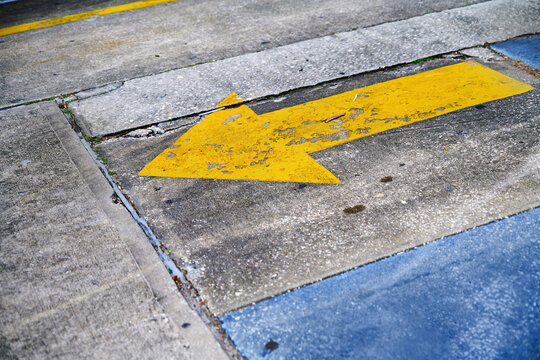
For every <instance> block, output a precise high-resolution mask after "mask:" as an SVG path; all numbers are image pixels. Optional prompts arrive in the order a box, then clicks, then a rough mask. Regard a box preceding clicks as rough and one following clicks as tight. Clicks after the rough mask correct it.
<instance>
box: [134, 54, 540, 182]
mask: <svg viewBox="0 0 540 360" xmlns="http://www.w3.org/2000/svg"><path fill="white" fill-rule="evenodd" d="M532 89H533V88H532V87H531V86H529V85H527V84H524V83H522V82H519V81H517V80H514V79H512V78H510V77H508V76H505V75H503V74H501V73H499V72H496V71H494V70H491V69H489V68H487V67H484V66H482V65H480V64H478V63H476V62H474V61H468V62H463V63H460V64H456V65H450V66H446V67H442V68H439V69H435V70H431V71H426V72H423V73H419V74H415V75H411V76H406V77H402V78H399V79H395V80H391V81H387V82H383V83H379V84H375V85H371V86H367V87H364V88H361V89H357V90H352V91H348V92H345V93H342V94H338V95H334V96H330V97H327V98H324V99H320V100H316V101H311V102H307V103H304V104H300V105H297V106H293V107H289V108H284V109H280V110H277V111H274V112H270V113H266V114H262V115H257V114H255V113H254V112H253V111H252V110H251V109H250V108H249V107H247V106H245V105H241V106H239V107H237V108H231V109H224V110H220V111H216V112H214V113H211V114H209V115H208V116H207V117H206V118H205V119H204V120H203V121H202V122H200V123H198V124H197V125H195V126H193V128H191V129H190V130H189V131H187V132H186V133H185V134H184V135H182V136H181V137H180V138H179V139H178V140H176V142H175V143H174V144H173V145H172V146H170V147H169V148H168V149H166V150H165V151H164V152H163V153H161V154H160V155H159V156H157V157H156V158H155V159H154V160H152V161H151V162H150V163H149V164H148V165H146V166H145V167H144V169H142V170H141V172H140V173H139V175H143V176H162V177H183V178H206V179H229V180H261V181H290V182H306V183H328V184H338V183H340V181H339V179H337V178H336V177H335V176H334V175H333V174H332V173H331V172H330V171H328V170H327V169H325V168H324V167H323V166H321V165H320V164H319V163H317V162H316V161H315V160H314V159H313V158H312V157H311V156H309V154H311V153H313V152H316V151H320V150H324V149H327V148H330V147H332V146H336V145H339V144H343V143H345V142H348V141H353V140H356V139H359V138H362V137H365V136H370V135H373V134H377V133H380V132H382V131H386V130H389V129H394V128H397V127H401V126H405V125H408V124H412V123H414V122H418V121H422V120H426V119H429V118H433V117H435V116H439V115H442V114H447V113H450V112H453V111H456V110H459V109H463V108H466V107H469V106H474V105H478V104H481V103H485V102H488V101H493V100H497V99H502V98H505V97H509V96H513V95H517V94H521V93H524V92H527V91H529V90H532ZM231 98H232V99H234V100H235V101H236V100H237V99H238V97H237V96H236V95H233V96H229V97H228V98H227V99H229V100H230V99H231Z"/></svg>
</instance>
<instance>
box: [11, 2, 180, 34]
mask: <svg viewBox="0 0 540 360" xmlns="http://www.w3.org/2000/svg"><path fill="white" fill-rule="evenodd" d="M173 1H177V0H143V1H137V2H132V3H129V4H124V5H118V6H111V7H108V8H104V9H99V10H92V11H88V12H84V13H80V14H74V15H67V16H62V17H57V18H52V19H46V20H40V21H35V22H31V23H27V24H21V25H15V26H10V27H6V28H3V29H0V36H6V35H11V34H16V33H20V32H24V31H28V30H34V29H40V28H44V27H49V26H55V25H60V24H65V23H69V22H74V21H79V20H84V19H88V18H91V17H94V16H103V15H110V14H115V13H119V12H124V11H130V10H135V9H141V8H145V7H149V6H154V5H159V4H163V3H168V2H173Z"/></svg>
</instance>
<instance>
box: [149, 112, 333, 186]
mask: <svg viewBox="0 0 540 360" xmlns="http://www.w3.org/2000/svg"><path fill="white" fill-rule="evenodd" d="M263 121H264V120H262V119H261V118H259V117H258V116H257V114H255V113H254V112H253V111H252V110H251V109H250V108H249V107H247V106H245V105H242V106H239V107H238V108H233V109H224V110H220V111H216V112H214V113H211V114H209V115H208V116H207V117H206V118H205V119H204V120H203V121H201V122H200V123H198V124H196V125H195V126H193V127H192V128H191V129H190V130H189V131H188V132H186V133H185V134H184V135H182V136H181V137H180V138H179V139H178V140H177V141H176V142H175V143H174V144H173V145H172V146H170V147H169V148H168V149H166V150H165V151H163V152H162V153H161V154H160V155H158V156H157V157H156V158H155V159H154V160H152V161H151V162H150V163H149V164H148V165H146V166H145V167H144V168H143V169H142V170H141V172H140V173H139V175H142V176H160V177H183V178H203V179H227V180H259V181H284V182H305V183H327V184H339V183H341V182H340V181H339V179H337V178H336V177H335V176H334V175H333V174H332V173H331V172H329V171H328V170H326V169H325V168H324V167H323V166H321V165H320V164H319V163H317V162H316V161H315V160H314V159H313V158H312V157H311V156H309V155H308V154H307V153H305V152H301V151H297V150H295V148H294V147H290V146H285V145H283V144H280V143H278V142H275V141H271V140H269V139H271V138H272V137H273V136H274V135H273V129H272V128H271V127H269V126H268V123H264V122H263Z"/></svg>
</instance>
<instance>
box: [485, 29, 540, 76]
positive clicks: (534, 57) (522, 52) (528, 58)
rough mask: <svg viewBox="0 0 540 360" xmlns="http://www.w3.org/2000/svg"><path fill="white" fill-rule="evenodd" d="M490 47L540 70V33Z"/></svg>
mask: <svg viewBox="0 0 540 360" xmlns="http://www.w3.org/2000/svg"><path fill="white" fill-rule="evenodd" d="M491 47H492V48H493V49H495V50H497V51H498V52H500V53H501V54H504V55H505V56H508V57H509V58H512V59H515V60H519V61H522V62H524V63H525V64H527V65H529V66H532V67H533V68H535V69H536V70H540V35H536V36H530V37H524V38H520V39H515V40H511V41H505V42H502V43H498V44H493V45H491Z"/></svg>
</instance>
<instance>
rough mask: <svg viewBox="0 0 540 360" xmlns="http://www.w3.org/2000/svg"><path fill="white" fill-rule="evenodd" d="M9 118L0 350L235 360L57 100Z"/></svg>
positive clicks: (1, 220) (27, 354)
mask: <svg viewBox="0 0 540 360" xmlns="http://www.w3.org/2000/svg"><path fill="white" fill-rule="evenodd" d="M0 121H1V123H2V129H3V131H2V133H1V135H0V143H1V144H2V150H1V151H2V156H1V157H0V163H1V167H2V169H3V171H2V174H1V181H0V184H1V186H0V199H1V203H2V210H1V211H0V234H1V236H0V239H1V240H0V242H1V243H0V249H1V250H0V252H1V256H0V274H1V275H0V287H1V288H2V293H1V294H0V319H1V320H0V335H1V337H0V357H2V358H10V357H16V358H56V357H64V358H156V357H157V358H181V359H199V358H201V354H207V355H208V354H212V355H215V357H217V358H226V356H225V354H224V353H223V352H222V350H221V349H220V347H219V345H218V344H217V342H216V341H215V339H214V338H213V336H212V335H211V334H210V333H209V331H208V329H207V328H206V327H205V325H204V324H203V323H202V321H201V319H200V318H198V316H197V315H196V314H195V313H193V311H192V310H191V309H189V307H188V306H187V304H186V303H185V301H184V299H182V298H180V297H179V293H178V291H177V290H176V288H175V286H174V284H173V282H172V280H171V279H170V277H168V276H167V274H166V270H165V269H164V267H163V264H162V263H161V261H160V260H159V258H158V257H157V255H156V253H155V251H154V250H153V249H152V247H151V246H149V243H148V240H147V239H146V238H145V236H144V234H142V236H141V233H142V232H141V231H140V229H139V228H138V227H137V225H136V224H135V223H134V222H133V221H132V223H129V221H127V222H126V221H125V216H124V215H125V214H126V211H125V210H124V208H123V207H122V206H121V205H115V204H113V203H112V198H111V195H112V190H111V188H110V187H108V188H107V186H106V185H107V184H106V181H105V180H104V178H103V177H102V175H101V174H100V173H99V170H98V169H97V167H96V166H95V163H93V161H92V160H91V158H90V156H89V155H88V153H85V150H84V148H83V147H82V145H81V143H80V142H78V140H77V138H76V135H75V133H74V132H73V131H72V130H71V128H70V126H69V125H68V124H67V122H66V120H65V118H64V116H63V114H62V113H61V112H60V110H59V109H58V107H57V106H56V104H54V103H39V104H34V105H29V106H22V107H18V108H13V109H10V110H4V111H1V112H0ZM21 129H24V131H21ZM72 160H74V161H75V162H72ZM103 181H105V184H103ZM105 202H106V203H107V204H104V203H105ZM111 215H115V218H114V224H113V223H112V222H111V220H110V217H109V216H111ZM128 220H129V219H128ZM131 220H132V219H131ZM126 237H128V238H129V242H130V243H128V244H126V242H125V241H126V240H128V239H126ZM145 245H146V246H145ZM144 257H146V259H145V258H144ZM164 273H165V274H164ZM171 311H174V313H172V314H171V313H170V312H171ZM188 322H189V323H190V326H189V327H185V328H183V327H182V326H181V325H182V324H183V323H188ZM201 328H202V329H203V331H202V332H201V331H200V329H201ZM193 335H196V336H199V337H202V338H203V339H206V340H207V342H206V344H201V342H203V341H204V340H203V339H198V340H197V341H194V340H193ZM205 336H206V337H205ZM208 339H210V340H211V341H210V342H208ZM212 342H213V343H212ZM201 345H204V346H201ZM201 349H205V350H204V351H203V352H201ZM216 349H218V350H219V351H218V352H216V351H215V350H216ZM209 351H210V352H209ZM220 355H221V357H220ZM212 358H214V357H212Z"/></svg>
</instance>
